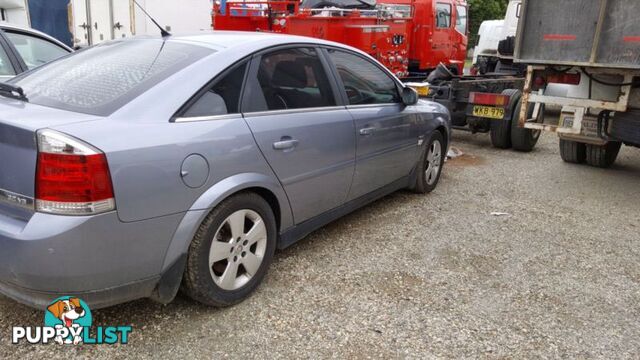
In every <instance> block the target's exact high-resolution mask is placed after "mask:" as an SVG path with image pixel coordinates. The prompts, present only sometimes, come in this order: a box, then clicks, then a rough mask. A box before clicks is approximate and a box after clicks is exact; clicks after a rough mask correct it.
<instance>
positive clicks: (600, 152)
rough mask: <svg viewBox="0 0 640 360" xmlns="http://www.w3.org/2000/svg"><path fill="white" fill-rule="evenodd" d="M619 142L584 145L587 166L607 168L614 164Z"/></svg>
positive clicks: (619, 146) (620, 145)
mask: <svg viewBox="0 0 640 360" xmlns="http://www.w3.org/2000/svg"><path fill="white" fill-rule="evenodd" d="M621 147H622V143H621V142H617V141H610V142H608V143H607V144H606V145H603V146H598V145H589V144H587V145H586V161H587V164H589V165H591V166H595V167H599V168H608V167H610V166H611V165H613V163H615V162H616V158H617V157H618V153H620V148H621Z"/></svg>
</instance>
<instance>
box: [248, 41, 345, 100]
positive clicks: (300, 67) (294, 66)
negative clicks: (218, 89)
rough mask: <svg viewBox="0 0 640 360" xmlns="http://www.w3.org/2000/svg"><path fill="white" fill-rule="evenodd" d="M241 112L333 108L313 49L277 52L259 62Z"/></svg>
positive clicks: (326, 80)
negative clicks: (247, 98)
mask: <svg viewBox="0 0 640 360" xmlns="http://www.w3.org/2000/svg"><path fill="white" fill-rule="evenodd" d="M250 80H251V81H250V82H251V84H250V85H249V86H250V88H251V89H250V90H249V101H247V108H246V110H245V111H247V112H252V111H265V110H286V109H302V108H313V107H324V106H335V105H336V100H335V97H334V94H333V92H332V91H331V85H330V83H329V78H328V77H327V73H326V72H325V70H324V67H323V65H322V62H321V61H320V58H319V57H318V54H317V52H316V50H315V49H313V48H296V49H286V50H279V51H275V52H272V53H268V54H265V55H263V56H262V57H261V59H260V66H259V69H258V74H257V78H256V79H250Z"/></svg>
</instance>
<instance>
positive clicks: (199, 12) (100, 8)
mask: <svg viewBox="0 0 640 360" xmlns="http://www.w3.org/2000/svg"><path fill="white" fill-rule="evenodd" d="M138 4H140V5H141V6H142V7H143V8H145V9H146V10H147V12H148V13H149V14H150V15H151V16H152V17H153V18H154V19H155V20H156V21H158V23H159V24H160V25H161V26H162V27H163V28H165V29H166V30H167V31H169V32H172V33H192V32H198V31H202V30H210V29H211V28H212V27H211V22H212V21H211V11H212V9H213V4H212V2H211V0H180V1H169V0H138ZM69 14H70V16H69V24H70V28H71V33H72V34H73V43H74V46H80V47H83V46H90V45H94V44H98V43H100V42H103V41H107V40H112V39H119V38H125V37H130V36H134V35H150V34H153V35H155V34H158V32H159V30H158V28H157V27H156V26H155V25H154V24H153V23H152V22H151V20H150V19H149V18H148V17H147V16H145V15H144V13H143V12H142V11H141V10H140V9H139V8H138V7H137V6H136V5H135V4H134V2H133V0H71V1H70V3H69Z"/></svg>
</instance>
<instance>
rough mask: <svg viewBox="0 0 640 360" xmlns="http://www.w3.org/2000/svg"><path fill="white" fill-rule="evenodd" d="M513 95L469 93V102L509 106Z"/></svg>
mask: <svg viewBox="0 0 640 360" xmlns="http://www.w3.org/2000/svg"><path fill="white" fill-rule="evenodd" d="M510 100H511V97H510V96H509V95H501V94H490V93H478V92H472V93H469V103H471V104H476V105H489V106H497V107H507V106H508V105H509V101H510Z"/></svg>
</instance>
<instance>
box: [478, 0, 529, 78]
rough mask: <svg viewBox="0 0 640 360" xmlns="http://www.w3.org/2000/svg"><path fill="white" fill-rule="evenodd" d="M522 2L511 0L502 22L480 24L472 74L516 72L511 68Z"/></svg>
mask: <svg viewBox="0 0 640 360" xmlns="http://www.w3.org/2000/svg"><path fill="white" fill-rule="evenodd" d="M521 4H522V0H511V1H509V5H508V6H507V12H506V14H505V18H504V19H503V20H487V21H483V22H482V24H480V29H479V30H478V44H477V46H476V47H475V49H474V50H473V69H472V72H476V73H480V74H487V73H494V72H517V71H518V70H519V69H518V68H514V67H513V50H514V48H515V36H516V30H517V28H518V20H519V18H520V7H521Z"/></svg>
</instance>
